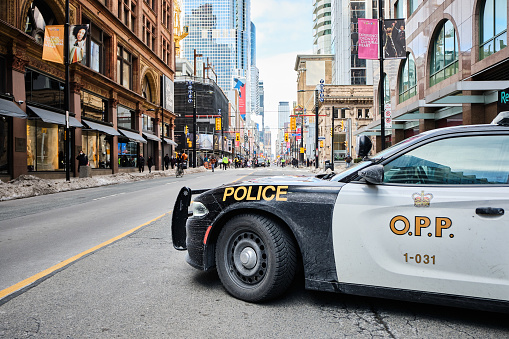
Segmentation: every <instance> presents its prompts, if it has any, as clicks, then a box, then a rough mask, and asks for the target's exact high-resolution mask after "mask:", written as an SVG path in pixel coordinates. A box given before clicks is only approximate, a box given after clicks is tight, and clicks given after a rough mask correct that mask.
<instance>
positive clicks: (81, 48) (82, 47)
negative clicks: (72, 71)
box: [69, 25, 88, 64]
mask: <svg viewBox="0 0 509 339" xmlns="http://www.w3.org/2000/svg"><path fill="white" fill-rule="evenodd" d="M87 38H88V25H73V26H71V27H70V29H69V62H70V63H71V64H72V63H74V62H81V60H83V59H85V58H86V57H87Z"/></svg>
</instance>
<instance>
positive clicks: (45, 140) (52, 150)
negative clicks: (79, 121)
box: [27, 120, 65, 172]
mask: <svg viewBox="0 0 509 339" xmlns="http://www.w3.org/2000/svg"><path fill="white" fill-rule="evenodd" d="M64 131H65V129H64V126H62V125H55V124H49V123H46V122H43V121H42V120H28V121H27V167H28V171H29V172H31V171H63V170H65V163H64V160H65V158H64V149H65V147H64V144H65V142H64V141H65V136H64Z"/></svg>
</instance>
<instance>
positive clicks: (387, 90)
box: [384, 73, 391, 104]
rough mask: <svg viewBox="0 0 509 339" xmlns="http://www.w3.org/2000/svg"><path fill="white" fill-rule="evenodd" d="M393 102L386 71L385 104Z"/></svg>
mask: <svg viewBox="0 0 509 339" xmlns="http://www.w3.org/2000/svg"><path fill="white" fill-rule="evenodd" d="M390 103H391V89H390V88H389V79H388V78H387V74H385V73H384V104H390Z"/></svg>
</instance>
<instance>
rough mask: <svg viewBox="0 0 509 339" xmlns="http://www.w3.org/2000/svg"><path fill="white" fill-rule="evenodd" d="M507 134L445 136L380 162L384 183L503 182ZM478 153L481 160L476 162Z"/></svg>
mask: <svg viewBox="0 0 509 339" xmlns="http://www.w3.org/2000/svg"><path fill="white" fill-rule="evenodd" d="M508 142H509V138H508V137H507V136H505V135H504V136H502V135H499V136H473V137H462V138H449V139H444V140H439V141H436V142H432V143H428V144H426V145H423V146H421V147H418V148H416V149H414V150H412V151H410V152H408V153H406V154H404V155H402V156H400V157H399V158H397V159H395V160H393V161H391V162H390V163H388V164H385V165H384V182H386V183H395V184H422V185H507V168H508V166H509V148H508V147H507V144H508ZM479 154H482V155H483V161H479Z"/></svg>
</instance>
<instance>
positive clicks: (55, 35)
mask: <svg viewBox="0 0 509 339" xmlns="http://www.w3.org/2000/svg"><path fill="white" fill-rule="evenodd" d="M42 60H46V61H51V62H58V63H59V64H63V63H64V25H54V26H46V29H45V30H44V46H43V47H42Z"/></svg>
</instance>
